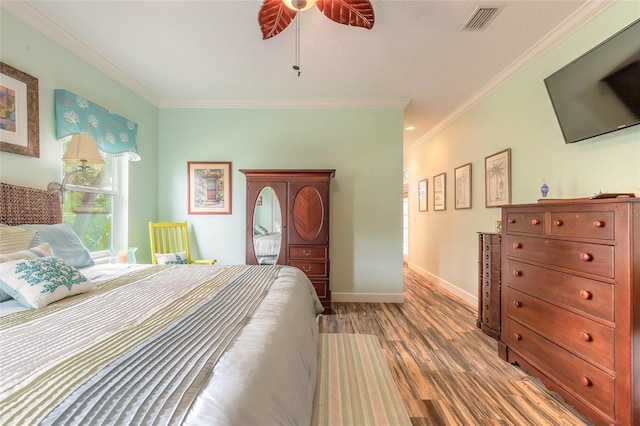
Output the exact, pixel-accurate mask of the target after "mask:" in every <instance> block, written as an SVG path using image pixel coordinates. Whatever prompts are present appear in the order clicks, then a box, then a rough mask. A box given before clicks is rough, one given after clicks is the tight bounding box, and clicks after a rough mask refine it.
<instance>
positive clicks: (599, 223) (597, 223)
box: [593, 220, 604, 228]
mask: <svg viewBox="0 0 640 426" xmlns="http://www.w3.org/2000/svg"><path fill="white" fill-rule="evenodd" d="M593 227H594V228H604V220H596V221H595V222H593Z"/></svg>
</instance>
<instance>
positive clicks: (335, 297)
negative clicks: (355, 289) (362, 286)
mask: <svg viewBox="0 0 640 426" xmlns="http://www.w3.org/2000/svg"><path fill="white" fill-rule="evenodd" d="M331 301H332V302H347V303H404V294H402V293H340V292H335V291H332V292H331Z"/></svg>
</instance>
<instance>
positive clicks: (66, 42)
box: [0, 1, 160, 106]
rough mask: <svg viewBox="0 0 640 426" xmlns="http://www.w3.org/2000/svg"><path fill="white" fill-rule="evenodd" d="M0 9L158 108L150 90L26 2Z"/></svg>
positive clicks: (2, 4) (3, 4)
mask: <svg viewBox="0 0 640 426" xmlns="http://www.w3.org/2000/svg"><path fill="white" fill-rule="evenodd" d="M0 7H2V9H5V10H6V11H7V12H9V13H11V14H13V15H15V16H16V17H17V18H18V19H20V20H21V21H23V22H24V23H26V24H27V25H29V26H31V27H32V28H34V29H35V30H37V31H39V32H41V33H42V34H44V35H45V36H47V37H49V38H50V39H52V40H53V41H55V42H57V43H58V44H60V45H61V46H62V47H65V48H66V49H68V50H69V51H71V52H72V53H74V54H75V55H77V56H79V57H80V58H81V59H83V60H84V61H86V62H88V63H89V64H91V65H93V66H94V67H96V68H97V69H99V70H100V71H102V72H104V73H105V74H106V75H108V76H109V77H111V78H113V79H114V80H116V81H118V82H119V83H121V84H123V85H124V86H125V87H127V88H128V89H130V90H131V91H132V92H134V93H136V94H138V95H139V96H141V97H142V98H144V99H146V100H147V101H148V102H150V103H151V104H153V105H155V106H158V105H159V103H160V98H159V97H158V96H157V95H156V94H155V93H153V92H152V91H151V90H149V89H148V88H146V87H145V86H144V85H142V84H140V83H139V82H138V81H136V80H134V79H132V78H131V77H129V75H127V74H126V73H125V72H123V71H122V70H121V69H120V68H118V67H117V66H115V65H114V64H112V63H111V62H109V61H107V60H106V59H104V58H103V57H102V56H100V55H99V54H98V53H96V52H95V51H94V50H92V49H91V48H90V47H89V46H87V45H86V44H84V43H83V42H81V41H80V40H78V39H77V38H75V37H73V36H72V35H71V34H69V33H68V32H66V31H65V30H64V29H62V28H61V27H60V26H58V25H56V24H55V23H53V22H52V21H51V20H50V19H49V18H47V17H46V16H44V15H43V14H41V13H40V12H38V11H37V10H36V9H35V8H33V7H32V6H31V5H30V4H29V3H27V2H26V1H0Z"/></svg>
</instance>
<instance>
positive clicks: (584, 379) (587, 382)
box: [580, 376, 593, 387]
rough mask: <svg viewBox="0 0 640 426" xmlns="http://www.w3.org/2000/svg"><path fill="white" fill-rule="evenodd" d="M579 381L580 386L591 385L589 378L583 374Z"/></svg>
mask: <svg viewBox="0 0 640 426" xmlns="http://www.w3.org/2000/svg"><path fill="white" fill-rule="evenodd" d="M580 383H581V384H582V386H585V387H589V386H593V383H592V382H591V379H589V378H588V377H585V376H582V377H580Z"/></svg>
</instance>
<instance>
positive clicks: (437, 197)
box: [433, 173, 447, 210]
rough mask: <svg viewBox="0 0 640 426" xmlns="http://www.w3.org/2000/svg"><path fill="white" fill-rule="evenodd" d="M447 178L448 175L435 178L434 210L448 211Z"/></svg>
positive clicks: (443, 174)
mask: <svg viewBox="0 0 640 426" xmlns="http://www.w3.org/2000/svg"><path fill="white" fill-rule="evenodd" d="M446 177H447V175H446V173H440V174H439V175H435V176H434V177H433V210H445V209H446V206H447V203H446V195H447V193H446Z"/></svg>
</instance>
